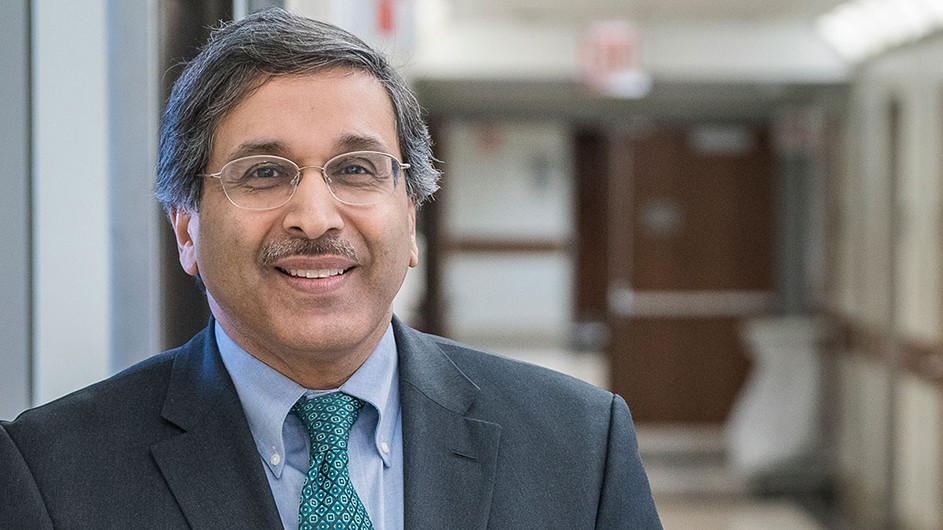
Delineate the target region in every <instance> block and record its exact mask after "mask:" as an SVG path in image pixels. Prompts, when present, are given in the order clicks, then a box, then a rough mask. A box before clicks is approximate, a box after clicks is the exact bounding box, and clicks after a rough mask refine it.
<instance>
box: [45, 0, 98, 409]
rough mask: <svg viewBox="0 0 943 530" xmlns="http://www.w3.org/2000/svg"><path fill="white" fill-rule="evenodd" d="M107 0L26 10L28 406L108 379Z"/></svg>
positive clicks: (52, 2) (58, 3)
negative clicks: (29, 54)
mask: <svg viewBox="0 0 943 530" xmlns="http://www.w3.org/2000/svg"><path fill="white" fill-rule="evenodd" d="M106 4H107V2H106V0H82V1H70V2H61V1H55V0H35V1H34V2H33V3H32V9H33V20H32V23H33V35H32V38H33V97H34V99H33V125H34V130H33V171H34V173H33V243H34V254H33V279H34V284H33V287H34V290H33V307H34V313H33V318H34V332H35V335H34V339H33V348H34V360H33V370H34V371H33V382H34V395H33V400H34V402H35V403H42V402H46V401H49V400H50V399H53V398H56V397H58V396H60V395H62V394H63V393H65V392H68V391H70V390H73V389H76V388H78V387H80V386H84V385H87V384H89V383H91V382H93V381H96V380H98V379H101V378H103V377H105V376H107V375H108V374H109V339H110V336H109V332H110V320H111V314H110V311H109V299H110V297H111V287H110V282H109V275H110V274H111V266H110V246H109V237H108V236H109V234H108V231H109V215H110V212H109V209H108V197H109V194H110V189H109V186H108V155H109V153H108V128H107V127H108V114H107V108H108V97H109V91H108V83H107V41H106V35H107V33H106V29H107V10H106Z"/></svg>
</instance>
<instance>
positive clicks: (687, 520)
mask: <svg viewBox="0 0 943 530" xmlns="http://www.w3.org/2000/svg"><path fill="white" fill-rule="evenodd" d="M495 350H498V351H501V352H502V354H504V355H507V356H509V357H513V358H516V359H520V360H523V361H527V362H531V363H534V364H539V365H542V366H547V367H549V368H552V369H554V370H557V371H560V372H564V373H568V374H570V375H573V376H574V377H578V378H580V379H583V380H586V381H589V382H591V383H593V384H595V385H597V386H602V387H605V386H606V385H607V384H608V366H607V364H606V362H605V357H604V356H602V355H600V354H588V353H571V352H566V351H551V350H547V349H513V350H508V349H499V348H495ZM638 437H639V451H640V453H641V455H642V461H643V463H644V464H645V468H646V471H647V472H648V475H649V480H650V482H651V485H652V491H653V493H654V496H655V503H656V505H657V506H658V513H659V514H660V516H661V518H662V523H663V524H664V526H665V528H666V529H667V530H675V529H677V530H687V529H698V530H787V529H788V530H824V529H825V526H823V525H821V524H820V523H819V522H817V521H816V519H815V518H814V517H813V516H812V515H811V514H810V513H809V512H808V511H806V510H804V509H803V508H802V507H801V506H800V505H799V504H798V503H796V502H793V501H790V500H783V499H759V498H756V497H755V496H754V495H752V494H751V491H750V488H749V486H748V484H747V481H746V480H745V479H743V478H742V477H738V476H736V475H735V474H734V473H733V472H732V471H731V470H730V469H729V468H728V467H727V466H726V465H725V463H724V460H725V459H724V454H725V451H726V447H725V443H724V433H723V430H722V429H721V428H696V427H690V426H677V427H667V428H664V427H662V428H654V427H645V426H642V427H640V428H639V432H638Z"/></svg>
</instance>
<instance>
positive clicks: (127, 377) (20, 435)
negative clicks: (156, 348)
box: [4, 346, 189, 445]
mask: <svg viewBox="0 0 943 530" xmlns="http://www.w3.org/2000/svg"><path fill="white" fill-rule="evenodd" d="M188 351H189V350H188V349H187V347H186V346H183V347H180V348H176V349H173V350H169V351H166V352H163V353H160V354H157V355H154V356H153V357H149V358H147V359H145V360H143V361H141V362H139V363H137V364H135V365H133V366H131V367H129V368H127V369H125V370H123V371H122V372H119V373H117V374H115V375H113V376H111V377H109V378H108V379H105V380H102V381H99V382H98V383H95V384H92V385H90V386H87V387H85V388H82V389H79V390H76V391H75V392H72V393H70V394H67V395H65V396H63V397H61V398H58V399H56V400H54V401H51V402H49V403H46V404H44V405H41V406H39V407H36V408H33V409H30V410H27V411H25V412H23V413H22V414H20V415H19V416H18V417H17V418H16V419H15V420H13V421H12V422H5V423H4V428H5V429H6V431H7V432H8V433H9V435H10V437H11V438H13V439H14V440H15V441H16V442H17V443H18V444H19V445H23V444H26V443H38V444H40V445H41V444H43V443H45V442H41V441H40V440H48V439H49V438H51V437H54V436H66V437H67V438H72V439H74V437H77V436H81V435H83V434H88V435H91V434H92V433H99V434H100V435H101V436H108V435H109V433H110V434H111V435H113V434H114V433H115V432H116V431H117V429H119V428H124V427H126V426H128V425H131V424H134V422H135V419H137V420H138V422H139V424H142V423H143V422H142V421H141V420H143V419H144V418H146V417H152V418H153V417H158V416H159V414H160V409H161V407H162V405H163V401H164V399H165V396H166V391H167V386H168V383H169V381H170V377H171V372H172V371H173V365H174V361H175V359H176V358H177V357H178V356H179V355H181V354H185V353H187V352H188Z"/></svg>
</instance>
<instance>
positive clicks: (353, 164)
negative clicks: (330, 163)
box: [331, 158, 377, 177]
mask: <svg viewBox="0 0 943 530" xmlns="http://www.w3.org/2000/svg"><path fill="white" fill-rule="evenodd" d="M331 174H332V175H337V176H346V177H350V176H354V177H356V176H358V175H359V176H362V177H374V176H376V174H377V170H376V167H375V166H374V164H372V163H370V161H369V160H367V159H364V158H350V159H347V160H341V161H340V162H338V163H337V166H336V167H335V168H332V170H331Z"/></svg>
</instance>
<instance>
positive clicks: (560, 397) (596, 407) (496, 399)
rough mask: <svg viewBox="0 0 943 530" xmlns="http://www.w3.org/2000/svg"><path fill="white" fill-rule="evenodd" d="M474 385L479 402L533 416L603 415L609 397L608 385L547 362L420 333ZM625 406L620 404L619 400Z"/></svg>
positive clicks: (612, 399) (609, 405)
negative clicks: (598, 384) (543, 364)
mask: <svg viewBox="0 0 943 530" xmlns="http://www.w3.org/2000/svg"><path fill="white" fill-rule="evenodd" d="M424 337H425V338H427V339H428V340H429V341H431V342H432V343H434V344H435V345H436V346H438V348H439V349H440V350H441V351H442V353H443V354H444V355H445V356H446V357H447V358H448V359H449V360H451V361H452V363H454V364H455V366H456V367H457V368H458V369H459V370H460V371H461V372H462V373H463V374H464V375H465V376H466V377H467V378H468V379H469V380H470V381H472V382H473V383H474V384H475V385H476V386H477V387H478V388H479V389H480V393H479V402H482V403H494V404H495V406H496V407H497V408H505V409H508V410H514V409H516V410H519V411H522V412H526V413H528V414H531V415H534V416H540V415H546V416H557V417H559V415H560V414H564V415H570V414H572V415H573V416H577V417H578V416H580V415H583V416H584V417H591V418H599V419H603V420H605V421H607V420H608V419H609V412H610V409H611V408H612V407H613V404H614V402H622V400H621V399H619V398H618V396H615V395H613V393H612V392H609V391H608V390H605V389H602V388H599V387H596V386H593V385H591V384H589V383H587V382H585V381H582V380H580V379H577V378H575V377H572V376H569V375H566V374H563V373H560V372H557V371H554V370H551V369H549V368H545V367H541V366H537V365H534V364H530V363H526V362H522V361H518V360H515V359H510V358H507V357H505V356H502V355H500V354H495V353H489V352H485V351H481V350H479V349H476V348H474V347H471V346H468V345H465V344H461V343H459V342H456V341H454V340H451V339H447V338H443V337H438V336H435V335H428V334H424ZM623 406H624V405H623Z"/></svg>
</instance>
